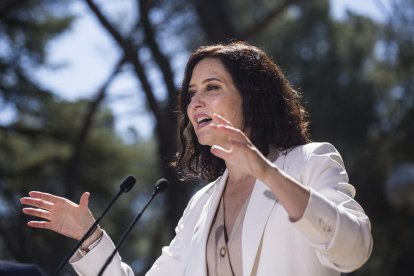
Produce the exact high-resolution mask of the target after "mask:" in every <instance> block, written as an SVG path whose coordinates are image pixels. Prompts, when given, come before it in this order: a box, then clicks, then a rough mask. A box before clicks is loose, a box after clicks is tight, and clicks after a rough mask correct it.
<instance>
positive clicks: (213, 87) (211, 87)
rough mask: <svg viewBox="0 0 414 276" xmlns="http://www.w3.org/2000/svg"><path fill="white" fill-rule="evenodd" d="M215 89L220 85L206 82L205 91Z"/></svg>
mask: <svg viewBox="0 0 414 276" xmlns="http://www.w3.org/2000/svg"><path fill="white" fill-rule="evenodd" d="M217 89H220V86H218V85H215V84H208V85H207V87H206V90H207V91H212V90H217Z"/></svg>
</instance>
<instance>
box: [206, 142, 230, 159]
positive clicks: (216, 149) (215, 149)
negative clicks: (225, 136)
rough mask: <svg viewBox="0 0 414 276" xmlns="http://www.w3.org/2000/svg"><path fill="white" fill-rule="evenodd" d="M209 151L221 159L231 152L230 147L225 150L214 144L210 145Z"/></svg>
mask: <svg viewBox="0 0 414 276" xmlns="http://www.w3.org/2000/svg"><path fill="white" fill-rule="evenodd" d="M210 152H211V153H212V154H214V155H215V156H217V157H219V158H221V159H223V160H226V158H227V157H228V156H229V155H230V153H231V152H232V148H231V149H228V150H227V149H225V148H222V147H220V146H217V145H214V146H212V147H211V149H210Z"/></svg>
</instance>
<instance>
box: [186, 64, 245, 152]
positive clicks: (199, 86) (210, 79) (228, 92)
mask: <svg viewBox="0 0 414 276" xmlns="http://www.w3.org/2000/svg"><path fill="white" fill-rule="evenodd" d="M188 93H189V94H190V103H189V105H188V107H187V115H188V117H189V119H190V122H191V124H192V125H193V127H194V131H195V133H196V135H197V138H198V141H199V143H200V144H202V145H210V146H212V145H220V146H226V142H227V138H226V137H225V136H223V135H220V134H219V133H218V132H217V131H215V130H214V129H212V128H211V127H209V125H210V124H211V123H212V117H213V114H214V113H217V114H218V115H221V116H222V117H224V118H225V119H227V120H228V121H230V122H231V123H232V124H233V126H234V127H236V128H238V129H241V130H243V128H244V118H243V112H242V102H243V101H242V98H241V96H240V93H239V91H238V90H237V89H236V87H235V86H234V83H233V80H232V77H231V75H230V74H229V73H228V71H227V70H226V68H225V67H224V65H223V63H222V62H221V61H220V60H219V59H217V58H204V59H202V60H201V61H199V62H198V63H197V65H196V66H195V67H194V70H193V73H192V76H191V80H190V84H189V88H188Z"/></svg>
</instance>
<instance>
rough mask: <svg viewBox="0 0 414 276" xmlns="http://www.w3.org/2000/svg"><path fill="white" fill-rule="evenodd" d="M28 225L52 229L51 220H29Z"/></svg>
mask: <svg viewBox="0 0 414 276" xmlns="http://www.w3.org/2000/svg"><path fill="white" fill-rule="evenodd" d="M27 225H28V226H30V227H33V228H42V229H51V226H50V222H49V221H29V222H28V223H27Z"/></svg>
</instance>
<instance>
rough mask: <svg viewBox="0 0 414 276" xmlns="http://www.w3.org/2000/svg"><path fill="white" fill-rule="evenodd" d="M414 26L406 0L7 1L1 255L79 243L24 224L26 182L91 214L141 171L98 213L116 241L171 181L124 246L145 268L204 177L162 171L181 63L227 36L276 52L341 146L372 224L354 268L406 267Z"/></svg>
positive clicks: (404, 271) (44, 257)
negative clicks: (155, 189) (365, 250)
mask: <svg viewBox="0 0 414 276" xmlns="http://www.w3.org/2000/svg"><path fill="white" fill-rule="evenodd" d="M413 23H414V2H413V1H410V0H365V1H359V0H358V1H357V0H349V1H345V0H331V1H328V0H315V1H300V0H284V1H283V0H274V1H270V0H259V1H257V0H256V1H255V0H234V1H230V0H211V1H188V0H177V1H167V0H155V1H132V0H118V1H108V0H106V1H103V0H99V1H98V0H95V1H92V0H84V1H82V0H77V1H63V0H62V1H48V0H26V1H13V0H3V1H1V3H0V234H1V240H0V258H1V259H3V260H12V261H16V262H25V263H36V264H38V265H39V266H40V267H41V268H42V269H43V270H44V271H46V272H51V271H52V270H53V269H54V268H55V267H56V266H57V264H58V263H59V261H60V260H61V259H62V258H63V256H64V255H65V253H66V252H68V251H69V249H70V247H71V246H73V244H74V241H71V240H68V239H66V238H62V237H58V236H57V235H56V234H54V233H49V232H47V231H41V230H33V229H29V228H28V227H26V226H25V222H26V221H27V220H28V218H27V217H24V216H22V215H21V213H20V209H21V206H20V204H19V202H18V199H19V198H20V197H21V196H23V195H25V194H27V192H28V191H30V190H42V191H47V192H51V193H56V194H58V195H62V196H64V197H68V198H70V199H71V200H73V201H78V198H79V196H80V194H81V193H82V192H83V191H86V190H88V191H91V193H92V197H91V208H92V210H93V211H94V213H95V214H99V212H101V211H102V210H103V208H104V206H105V205H106V204H107V202H108V201H109V200H110V198H111V197H112V196H113V194H115V192H116V191H117V189H118V186H117V185H118V183H119V182H120V181H121V180H122V179H123V178H124V177H125V176H126V175H128V174H133V175H135V176H136V177H137V178H138V183H137V185H136V186H137V187H135V188H134V190H133V191H132V192H131V193H130V194H128V195H125V198H124V199H121V200H120V202H119V203H117V205H116V207H115V208H114V210H112V211H111V212H110V213H109V215H108V217H107V218H106V219H105V221H104V222H102V225H103V227H104V228H105V229H106V230H107V231H108V233H110V234H111V236H112V237H113V238H114V239H115V240H116V239H117V238H118V237H120V235H121V233H122V232H123V230H124V229H125V228H126V226H127V225H128V224H129V222H130V221H131V219H132V218H133V216H134V215H135V214H136V213H137V211H138V210H139V208H140V207H141V206H142V204H143V203H144V202H145V200H146V199H147V197H148V195H149V193H150V192H151V190H152V185H153V184H154V183H155V181H156V180H157V179H158V178H160V177H166V178H168V179H170V181H171V182H172V185H171V186H172V187H171V188H170V190H169V192H168V193H167V194H166V195H165V196H163V197H160V198H159V199H157V200H156V201H155V202H154V205H153V206H151V207H150V208H149V210H148V211H147V212H146V214H145V215H144V217H143V218H142V221H140V223H139V224H138V225H137V227H136V230H134V232H133V234H132V235H131V237H130V238H129V239H128V241H129V242H128V243H127V245H126V246H125V247H124V248H123V249H122V251H121V253H122V255H123V257H124V260H125V261H127V262H128V263H130V264H131V265H132V267H133V268H134V270H135V272H136V274H137V275H143V274H144V272H145V270H146V269H147V268H148V267H149V266H150V265H151V264H152V262H153V261H154V259H155V258H156V257H157V256H158V255H159V254H160V248H161V246H162V245H165V244H166V243H168V242H169V240H170V239H171V237H172V235H173V228H174V226H175V224H176V222H177V220H178V219H179V217H180V215H181V213H182V211H183V208H184V207H185V205H186V203H187V201H188V199H189V196H190V195H191V194H192V193H193V192H194V191H195V190H197V189H198V188H199V187H200V186H201V185H202V184H199V183H180V182H179V181H177V179H176V177H175V175H174V172H173V171H172V170H171V169H170V168H169V167H168V164H169V162H170V161H171V158H172V157H173V155H174V152H175V151H176V150H177V148H176V147H177V142H176V132H175V131H176V121H175V116H174V105H173V104H174V100H175V95H176V90H177V89H178V88H179V85H180V80H181V77H182V74H183V66H184V64H185V62H186V59H187V57H188V54H189V53H190V52H191V51H192V50H194V49H195V48H196V47H198V46H199V45H203V44H208V43H214V42H220V41H227V40H228V39H231V38H235V39H242V40H247V41H249V42H251V43H252V44H255V45H257V46H259V47H261V48H263V49H264V50H265V51H266V52H267V53H269V55H271V56H272V57H273V58H274V60H275V61H276V62H277V63H278V64H279V65H280V66H281V67H282V68H283V70H284V72H285V73H286V75H287V76H288V78H289V80H290V81H291V82H292V83H293V84H294V86H295V87H296V88H297V89H298V90H299V91H301V93H302V95H303V102H304V104H305V106H306V108H307V109H308V111H309V112H310V114H311V116H310V119H311V122H312V128H311V131H312V136H313V138H314V140H317V141H328V142H331V143H333V144H334V145H335V146H336V147H337V148H338V150H339V151H340V152H341V154H342V155H343V158H344V160H345V165H346V166H347V169H348V172H349V174H350V178H351V183H352V184H354V185H355V187H356V188H357V199H358V201H359V202H360V203H361V204H362V205H363V207H364V208H365V210H366V212H367V213H368V215H369V216H370V218H371V221H372V226H373V235H374V251H373V254H372V256H371V258H370V260H369V261H368V262H367V264H365V265H364V266H363V267H362V268H360V269H359V270H357V271H355V272H353V273H349V275H411V274H412V273H413V272H414V269H413V266H412V249H413V248H414V236H413V235H412V233H414V188H413V187H414V165H413V164H414V143H413V141H414V137H413V134H414V123H413V122H414V93H413V89H414V77H413V76H414V24H413ZM108 26H109V27H108ZM122 43H124V44H122ZM122 45H129V46H130V47H131V48H128V49H127V48H125V47H124V48H123V46H122ZM131 49H132V50H131ZM129 50H131V51H130V52H128V51H129ZM140 70H141V71H140ZM146 84H148V85H147V86H146ZM39 252H41V254H39ZM64 273H66V274H67V275H73V273H74V272H73V271H72V270H71V268H70V266H68V267H67V268H66V270H65V272H64Z"/></svg>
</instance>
